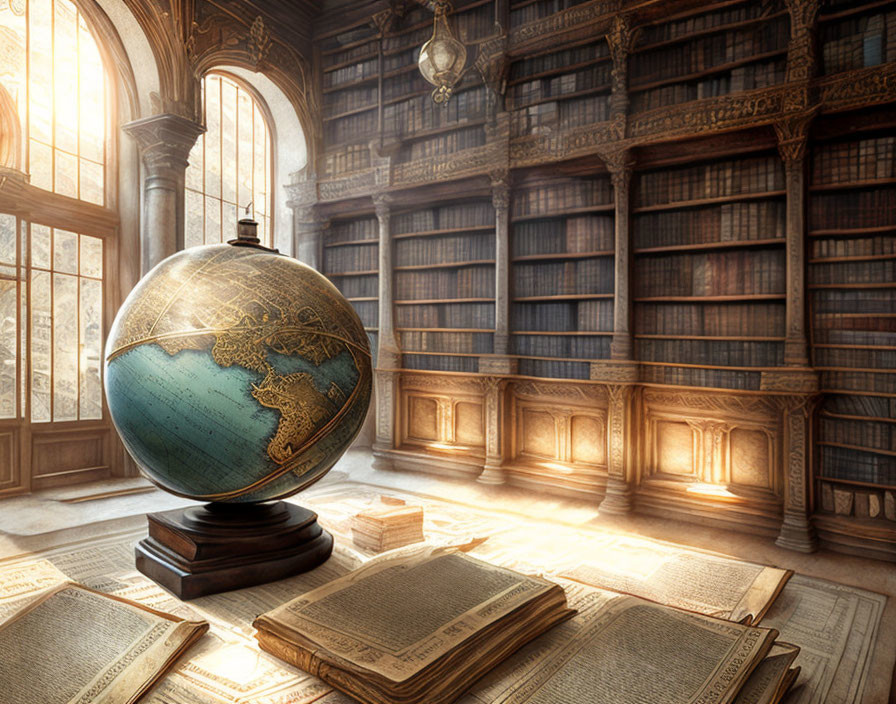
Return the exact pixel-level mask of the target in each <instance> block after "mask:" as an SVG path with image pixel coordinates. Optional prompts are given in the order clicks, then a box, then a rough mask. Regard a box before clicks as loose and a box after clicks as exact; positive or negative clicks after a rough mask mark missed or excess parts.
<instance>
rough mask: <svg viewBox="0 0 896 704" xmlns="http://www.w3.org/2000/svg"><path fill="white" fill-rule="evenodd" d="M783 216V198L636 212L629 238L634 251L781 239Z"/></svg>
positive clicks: (784, 222)
mask: <svg viewBox="0 0 896 704" xmlns="http://www.w3.org/2000/svg"><path fill="white" fill-rule="evenodd" d="M786 213H787V206H786V203H785V202H784V199H783V198H780V199H775V200H761V201H750V202H739V203H725V204H723V205H712V206H707V207H702V208H688V209H685V210H672V211H667V212H660V213H640V214H637V215H635V216H634V219H633V223H632V239H633V242H634V246H635V249H642V248H650V247H668V246H676V245H687V244H707V243H710V242H749V241H751V240H767V239H781V238H783V237H784V235H785V230H786V224H787V223H786Z"/></svg>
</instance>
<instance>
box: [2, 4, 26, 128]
mask: <svg viewBox="0 0 896 704" xmlns="http://www.w3.org/2000/svg"><path fill="white" fill-rule="evenodd" d="M0 7H2V6H0ZM4 10H5V11H0V85H2V86H3V87H4V88H5V89H6V90H7V92H8V93H9V94H10V96H12V99H13V101H15V103H16V105H17V106H18V107H19V115H20V117H24V115H25V108H26V106H27V93H26V92H25V82H26V76H27V73H26V71H25V62H26V46H27V45H26V43H25V37H26V36H27V30H26V27H25V5H24V4H23V3H21V2H15V3H9V7H8V9H7V8H4Z"/></svg>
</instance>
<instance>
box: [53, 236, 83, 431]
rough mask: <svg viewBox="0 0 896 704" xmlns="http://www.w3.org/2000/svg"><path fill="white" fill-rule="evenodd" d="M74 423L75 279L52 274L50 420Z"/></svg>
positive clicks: (76, 320)
mask: <svg viewBox="0 0 896 704" xmlns="http://www.w3.org/2000/svg"><path fill="white" fill-rule="evenodd" d="M57 233H58V231H57ZM77 419H78V279H77V277H75V276H67V275H65V274H54V275H53V420H77Z"/></svg>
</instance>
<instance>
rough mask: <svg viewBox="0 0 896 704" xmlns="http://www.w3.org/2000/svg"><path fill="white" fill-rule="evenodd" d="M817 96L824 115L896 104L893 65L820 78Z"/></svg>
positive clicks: (895, 76) (895, 80)
mask: <svg viewBox="0 0 896 704" xmlns="http://www.w3.org/2000/svg"><path fill="white" fill-rule="evenodd" d="M818 97H819V102H820V103H821V105H822V110H823V111H824V112H840V111H842V110H852V109H855V108H860V107H864V106H867V105H874V104H879V103H892V102H896V63H894V62H892V61H891V62H888V63H885V64H881V65H880V66H871V67H869V68H862V69H857V70H855V71H848V72H846V73H841V74H836V75H834V76H827V77H825V78H821V79H819V81H818Z"/></svg>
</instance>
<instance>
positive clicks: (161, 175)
mask: <svg viewBox="0 0 896 704" xmlns="http://www.w3.org/2000/svg"><path fill="white" fill-rule="evenodd" d="M122 129H124V131H125V132H127V133H128V134H129V135H131V136H132V137H133V138H134V139H135V140H136V142H137V145H138V146H139V148H140V153H141V155H142V157H143V165H144V167H145V175H144V179H143V224H142V228H141V230H142V240H143V245H142V249H143V257H142V258H143V261H142V267H141V270H142V273H144V274H145V273H146V272H147V271H149V270H150V269H151V268H152V267H154V266H155V265H156V264H158V263H159V262H160V261H162V260H163V259H165V258H166V257H168V256H170V255H172V254H174V253H175V252H176V251H178V250H180V249H183V247H184V179H185V173H186V170H187V163H188V162H187V159H188V157H189V156H190V150H191V149H192V148H193V145H194V144H195V143H196V139H197V137H199V135H201V134H202V133H203V132H205V128H204V127H203V126H202V125H199V124H197V123H195V122H193V121H192V120H188V119H187V118H185V117H181V116H179V115H172V114H162V115H153V116H152V117H145V118H143V119H140V120H135V121H134V122H130V123H128V124H126V125H124V126H123V127H122Z"/></svg>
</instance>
